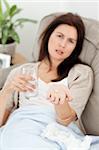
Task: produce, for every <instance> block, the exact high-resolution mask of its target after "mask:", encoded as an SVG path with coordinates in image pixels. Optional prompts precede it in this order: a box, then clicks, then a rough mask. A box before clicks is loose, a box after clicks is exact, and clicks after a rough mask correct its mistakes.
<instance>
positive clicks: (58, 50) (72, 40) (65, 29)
mask: <svg viewBox="0 0 99 150" xmlns="http://www.w3.org/2000/svg"><path fill="white" fill-rule="evenodd" d="M76 43H77V30H76V28H75V27H73V26H69V25H67V24H62V25H59V26H58V27H57V28H56V29H55V30H54V31H53V32H52V34H51V36H50V38H49V41H48V52H49V56H50V59H51V60H52V59H53V60H54V61H55V60H57V61H60V62H62V61H63V60H64V59H65V58H67V57H69V56H70V55H71V53H72V52H73V50H74V48H75V46H76Z"/></svg>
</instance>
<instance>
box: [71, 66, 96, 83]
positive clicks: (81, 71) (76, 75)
mask: <svg viewBox="0 0 99 150" xmlns="http://www.w3.org/2000/svg"><path fill="white" fill-rule="evenodd" d="M89 77H90V78H92V79H93V70H92V68H91V67H89V66H87V65H83V64H76V65H75V66H74V67H73V68H71V70H70V71H69V74H68V80H69V82H72V81H74V80H76V79H80V80H85V79H89Z"/></svg>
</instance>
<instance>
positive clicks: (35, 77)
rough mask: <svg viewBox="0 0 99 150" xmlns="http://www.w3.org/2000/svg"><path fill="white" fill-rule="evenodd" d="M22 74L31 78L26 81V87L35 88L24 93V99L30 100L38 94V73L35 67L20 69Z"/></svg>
mask: <svg viewBox="0 0 99 150" xmlns="http://www.w3.org/2000/svg"><path fill="white" fill-rule="evenodd" d="M22 74H24V75H31V76H32V77H33V80H30V81H28V85H30V84H33V85H34V86H35V89H34V90H33V91H32V92H30V91H27V92H24V94H25V97H27V98H30V97H34V96H36V95H37V94H38V73H37V67H24V68H22Z"/></svg>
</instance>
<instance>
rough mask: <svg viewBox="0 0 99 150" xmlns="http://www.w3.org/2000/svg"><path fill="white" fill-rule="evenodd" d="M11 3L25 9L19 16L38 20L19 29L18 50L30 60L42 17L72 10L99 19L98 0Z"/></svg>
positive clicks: (16, 0)
mask: <svg viewBox="0 0 99 150" xmlns="http://www.w3.org/2000/svg"><path fill="white" fill-rule="evenodd" d="M8 1H9V2H10V4H17V5H18V7H20V8H22V9H23V11H22V12H21V13H20V15H18V17H27V18H32V19H36V20H38V24H36V25H35V24H30V23H27V24H25V25H24V28H22V29H19V28H18V29H17V31H18V33H19V35H20V38H21V43H20V44H19V45H17V49H16V50H17V51H18V52H20V53H22V54H23V55H24V56H25V57H26V58H27V59H28V60H29V61H31V60H32V55H31V54H32V51H33V41H34V38H35V35H36V31H37V28H38V25H39V21H40V19H41V18H42V17H43V16H45V15H47V14H49V13H53V12H57V11H58V12H63V11H66V12H68V11H71V12H74V13H78V14H79V15H81V16H84V17H87V18H93V19H97V20H99V2H98V1H95V2H93V1H91V0H90V1H87V2H86V1H84V0H83V1H82V0H79V1H76V0H75V1H74V0H68V1H62V0H57V1H54V0H46V1H44V0H13V1H11V0H8Z"/></svg>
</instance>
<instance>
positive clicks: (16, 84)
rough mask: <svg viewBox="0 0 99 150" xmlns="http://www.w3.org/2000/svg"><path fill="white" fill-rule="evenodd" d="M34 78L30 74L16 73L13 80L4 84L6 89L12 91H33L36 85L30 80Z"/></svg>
mask: <svg viewBox="0 0 99 150" xmlns="http://www.w3.org/2000/svg"><path fill="white" fill-rule="evenodd" d="M31 80H33V77H31V76H30V75H27V74H26V75H20V74H19V75H16V76H15V77H13V78H12V80H11V82H10V83H8V84H6V85H5V86H4V89H3V90H5V91H8V92H10V93H12V92H13V91H18V92H25V91H28V90H29V91H33V90H34V88H35V86H34V85H33V84H31V83H30V82H29V81H31Z"/></svg>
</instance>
